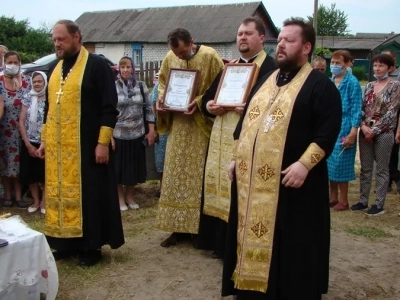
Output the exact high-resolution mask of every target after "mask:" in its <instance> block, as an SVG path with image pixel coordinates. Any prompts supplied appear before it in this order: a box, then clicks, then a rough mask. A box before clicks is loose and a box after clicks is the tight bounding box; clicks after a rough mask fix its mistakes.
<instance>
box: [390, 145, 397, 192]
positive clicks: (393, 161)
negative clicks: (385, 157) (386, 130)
mask: <svg viewBox="0 0 400 300" xmlns="http://www.w3.org/2000/svg"><path fill="white" fill-rule="evenodd" d="M399 146H400V145H399V144H396V143H394V145H393V148H392V153H391V155H390V162H389V178H390V179H389V185H391V183H392V182H393V181H398V180H400V171H399V170H398V169H397V166H398V164H399Z"/></svg>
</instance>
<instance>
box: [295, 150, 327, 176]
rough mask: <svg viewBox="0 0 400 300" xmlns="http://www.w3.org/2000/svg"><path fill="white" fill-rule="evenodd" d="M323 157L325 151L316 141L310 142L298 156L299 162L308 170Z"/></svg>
mask: <svg viewBox="0 0 400 300" xmlns="http://www.w3.org/2000/svg"><path fill="white" fill-rule="evenodd" d="M324 157H325V151H324V150H323V149H322V148H321V147H320V146H318V145H317V144H316V143H311V144H310V146H308V148H307V150H306V151H305V152H304V153H303V155H302V156H301V157H300V159H299V162H301V163H302V164H303V165H304V166H305V167H306V168H307V169H308V171H310V170H311V169H312V168H314V167H315V166H316V165H317V164H318V163H319V162H320V161H321V160H322V159H323V158H324Z"/></svg>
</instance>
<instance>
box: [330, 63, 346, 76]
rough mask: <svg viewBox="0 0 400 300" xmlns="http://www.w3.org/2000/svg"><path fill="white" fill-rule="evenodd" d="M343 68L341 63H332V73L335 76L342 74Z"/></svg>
mask: <svg viewBox="0 0 400 300" xmlns="http://www.w3.org/2000/svg"><path fill="white" fill-rule="evenodd" d="M342 72H343V68H342V66H340V65H331V73H332V75H333V76H338V75H340V74H342Z"/></svg>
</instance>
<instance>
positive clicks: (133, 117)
mask: <svg viewBox="0 0 400 300" xmlns="http://www.w3.org/2000/svg"><path fill="white" fill-rule="evenodd" d="M115 85H116V88H117V94H118V104H117V109H118V111H119V114H118V121H117V124H116V125H115V128H114V140H113V141H112V146H113V149H115V169H116V175H117V176H116V177H117V184H118V196H119V205H120V209H121V211H125V210H127V209H128V206H129V207H130V208H131V209H138V208H139V205H138V204H137V203H136V201H135V200H134V197H133V189H134V186H135V185H136V184H138V183H143V182H145V181H146V156H145V147H146V146H147V145H148V146H151V145H153V144H154V141H155V138H156V135H157V133H156V131H155V129H154V123H155V117H154V114H153V110H152V103H151V100H150V99H149V93H148V90H147V87H146V84H145V83H144V82H141V81H137V80H136V76H135V67H134V64H133V62H132V59H131V58H129V57H126V56H124V57H122V58H121V60H120V61H119V75H118V80H117V81H116V82H115ZM124 187H125V188H124ZM127 204H128V206H127Z"/></svg>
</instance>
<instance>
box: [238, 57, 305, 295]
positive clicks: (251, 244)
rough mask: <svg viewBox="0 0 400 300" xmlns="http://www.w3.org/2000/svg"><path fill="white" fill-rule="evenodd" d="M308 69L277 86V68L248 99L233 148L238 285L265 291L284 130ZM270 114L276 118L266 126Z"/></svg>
mask: <svg viewBox="0 0 400 300" xmlns="http://www.w3.org/2000/svg"><path fill="white" fill-rule="evenodd" d="M311 70H312V68H311V66H310V64H308V63H306V64H305V65H303V67H302V68H301V69H300V71H299V72H298V73H297V75H296V76H295V78H294V79H293V80H292V81H291V82H290V83H288V84H287V85H285V86H282V87H281V88H277V87H275V86H276V78H277V74H278V71H279V70H277V71H275V72H274V73H273V74H272V75H271V76H270V77H269V78H268V80H267V81H266V82H265V83H264V84H263V85H262V87H261V88H260V89H259V90H258V92H257V93H256V94H255V95H254V97H253V98H252V100H251V102H250V105H249V107H248V110H247V113H246V115H245V118H244V120H243V126H242V131H241V134H240V138H239V140H238V145H237V153H236V178H237V186H238V231H237V241H238V246H237V264H236V268H235V271H234V273H233V275H232V279H233V281H234V283H235V287H236V288H238V289H241V290H253V291H259V292H264V293H265V292H266V291H267V286H268V278H269V270H270V264H271V256H272V247H273V239H274V230H275V219H276V211H277V204H278V196H279V187H280V179H281V166H282V155H283V151H284V147H285V142H286V134H287V130H288V126H289V121H290V118H291V114H292V109H293V105H294V102H295V100H296V97H297V95H298V93H299V91H300V89H301V87H302V86H303V84H304V82H305V80H306V79H307V77H308V75H309V74H310V72H311ZM275 90H277V93H275V94H276V95H272V94H273V93H274V91H275ZM274 100H275V101H274ZM270 101H273V104H272V105H271V106H270V109H268V108H269V103H268V102H270ZM268 116H272V117H273V120H274V123H273V124H272V126H269V127H268V130H265V128H266V122H265V120H266V119H267V118H268ZM265 131H267V132H265Z"/></svg>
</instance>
